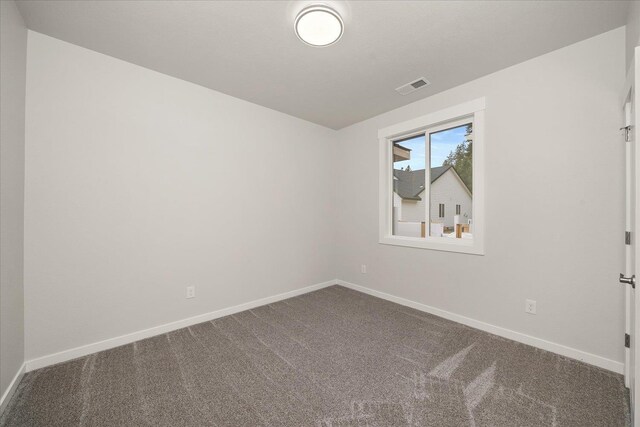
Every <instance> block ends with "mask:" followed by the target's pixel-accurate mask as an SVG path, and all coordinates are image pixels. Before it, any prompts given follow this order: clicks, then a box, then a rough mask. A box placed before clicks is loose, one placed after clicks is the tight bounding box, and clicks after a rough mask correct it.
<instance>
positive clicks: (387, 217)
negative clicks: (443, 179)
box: [378, 98, 485, 255]
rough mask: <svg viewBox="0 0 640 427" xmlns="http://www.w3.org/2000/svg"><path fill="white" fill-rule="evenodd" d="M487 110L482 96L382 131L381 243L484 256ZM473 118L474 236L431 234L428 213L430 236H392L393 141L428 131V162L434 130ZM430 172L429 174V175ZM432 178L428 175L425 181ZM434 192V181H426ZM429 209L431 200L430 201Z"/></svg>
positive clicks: (380, 144)
mask: <svg viewBox="0 0 640 427" xmlns="http://www.w3.org/2000/svg"><path fill="white" fill-rule="evenodd" d="M484 113H485V99H484V98H478V99H474V100H473V101H469V102H465V103H463V104H459V105H456V106H453V107H449V108H446V109H443V110H440V111H436V112H433V113H430V114H427V115H424V116H421V117H418V118H415V119H412V120H408V121H405V122H402V123H398V124H395V125H393V126H389V127H386V128H383V129H380V130H378V140H379V150H380V155H379V171H380V174H379V177H380V183H379V187H380V193H379V209H380V212H379V214H380V216H379V218H380V223H379V243H381V244H387V245H395V246H407V247H413V248H421V249H433V250H439V251H448V252H459V253H466V254H474V255H484V237H485V236H484V231H485V229H484V211H485V205H484V198H485V197H484V170H485V168H484ZM468 118H472V121H473V172H472V173H473V199H472V210H473V225H472V232H473V239H452V238H448V237H433V236H429V235H428V234H429V232H428V230H429V220H428V218H429V216H428V215H427V216H426V218H427V221H426V229H427V233H426V234H427V237H405V236H394V235H392V234H391V233H392V222H393V173H392V170H393V163H392V162H393V149H392V147H393V141H394V140H398V139H401V138H405V137H409V136H412V135H419V134H423V133H426V136H425V138H426V142H425V144H426V147H427V148H426V150H427V155H428V156H427V162H429V161H430V160H429V159H430V157H431V156H430V155H429V154H430V153H429V150H430V142H429V134H430V133H433V132H434V130H438V129H447V128H450V127H452V126H450V125H451V124H453V125H455V124H456V123H457V122H458V121H459V120H461V119H468ZM428 166H429V165H428V164H427V165H425V169H426V168H427V167H428ZM426 175H427V174H425V176H426ZM427 180H428V179H427V178H425V181H427ZM427 185H428V187H427V188H428V191H430V183H429V184H427V183H426V182H425V186H427ZM426 205H427V208H426V209H427V211H428V209H429V205H430V203H426Z"/></svg>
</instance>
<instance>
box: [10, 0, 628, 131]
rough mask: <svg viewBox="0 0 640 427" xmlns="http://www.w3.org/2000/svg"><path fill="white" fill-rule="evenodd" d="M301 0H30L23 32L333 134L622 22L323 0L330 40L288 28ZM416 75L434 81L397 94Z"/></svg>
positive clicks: (536, 6) (593, 16)
mask: <svg viewBox="0 0 640 427" xmlns="http://www.w3.org/2000/svg"><path fill="white" fill-rule="evenodd" d="M309 3H310V2H309V1H306V0H305V1H147V0H143V1H133V0H129V1H106V0H103V1H50V0H46V1H31V0H22V1H19V2H18V7H19V9H20V12H21V13H22V15H23V17H24V19H25V21H26V23H27V26H28V27H29V28H30V29H32V30H34V31H37V32H40V33H44V34H47V35H50V36H53V37H56V38H58V39H61V40H65V41H67V42H70V43H73V44H76V45H79V46H83V47H86V48H89V49H92V50H95V51H98V52H101V53H104V54H107V55H110V56H113V57H116V58H120V59H123V60H125V61H128V62H132V63H134V64H138V65H141V66H143V67H147V68H150V69H152V70H156V71H159V72H162V73H165V74H168V75H171V76H175V77H178V78H181V79H184V80H187V81H190V82H193V83H197V84H199V85H202V86H205V87H208V88H211V89H215V90H217V91H220V92H223V93H226V94H228V95H232V96H235V97H238V98H241V99H245V100H247V101H251V102H254V103H256V104H260V105H263V106H265V107H269V108H272V109H274V110H278V111H282V112H284V113H287V114H291V115H293V116H296V117H300V118H302V119H305V120H309V121H311V122H315V123H318V124H320V125H324V126H327V127H330V128H334V129H339V128H342V127H344V126H348V125H350V124H352V123H356V122H359V121H361V120H364V119H367V118H370V117H373V116H375V115H377V114H380V113H383V112H385V111H389V110H391V109H394V108H397V107H399V106H402V105H405V104H408V103H411V102H413V101H416V100H418V99H421V98H425V97H427V96H430V95H433V94H435V93H438V92H441V91H443V90H446V89H449V88H451V87H454V86H457V85H460V84H462V83H465V82H468V81H470V80H473V79H475V78H478V77H480V76H483V75H486V74H489V73H492V72H494V71H497V70H500V69H502V68H505V67H508V66H510V65H513V64H517V63H519V62H522V61H524V60H527V59H530V58H533V57H535V56H538V55H541V54H544V53H546V52H550V51H552V50H555V49H558V48H561V47H563V46H566V45H569V44H571V43H575V42H577V41H579V40H583V39H586V38H589V37H592V36H595V35H597V34H600V33H603V32H605V31H608V30H611V29H614V28H617V27H620V26H622V25H624V24H625V20H626V13H627V9H628V7H629V4H628V2H625V1H475V2H471V1H407V2H405V1H375V2H374V1H349V2H341V1H323V3H325V4H329V5H332V6H333V7H334V8H336V9H337V10H338V11H339V12H340V13H341V14H342V16H343V19H344V21H345V34H344V36H343V38H342V39H341V40H340V42H338V43H337V44H335V45H333V46H330V47H327V48H313V47H310V46H307V45H305V44H303V43H302V42H300V41H299V40H298V38H297V37H296V36H295V34H294V32H293V20H294V17H295V15H296V13H297V12H298V11H299V10H300V9H301V8H302V7H304V6H305V5H308V4H309ZM418 77H425V78H427V79H428V80H430V81H431V83H432V84H431V85H430V86H428V87H426V88H423V89H420V90H418V91H416V92H414V93H412V94H410V95H406V96H402V95H400V94H398V93H397V92H396V91H395V90H394V89H395V88H396V87H398V86H401V85H403V84H405V83H408V82H410V81H412V80H415V79H416V78H418Z"/></svg>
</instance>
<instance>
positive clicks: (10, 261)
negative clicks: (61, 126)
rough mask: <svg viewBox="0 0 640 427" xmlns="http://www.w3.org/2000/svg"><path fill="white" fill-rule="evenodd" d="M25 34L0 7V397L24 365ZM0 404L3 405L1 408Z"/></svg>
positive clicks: (7, 5) (12, 11)
mask: <svg viewBox="0 0 640 427" xmlns="http://www.w3.org/2000/svg"><path fill="white" fill-rule="evenodd" d="M26 56H27V29H26V28H25V26H24V22H23V20H22V16H20V12H18V8H17V7H16V5H15V3H14V2H13V1H2V2H0V236H1V237H2V238H1V242H2V243H1V244H0V396H3V395H4V394H5V392H6V391H7V389H8V387H9V384H10V383H11V381H12V380H13V378H14V377H15V375H16V374H17V373H18V371H19V369H20V368H21V366H22V363H23V362H24V312H23V309H24V304H23V245H24V239H23V212H24V97H25V76H26ZM5 403H6V402H5Z"/></svg>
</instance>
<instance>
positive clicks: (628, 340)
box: [624, 334, 631, 348]
mask: <svg viewBox="0 0 640 427" xmlns="http://www.w3.org/2000/svg"><path fill="white" fill-rule="evenodd" d="M624 346H625V347H627V348H631V335H629V334H624Z"/></svg>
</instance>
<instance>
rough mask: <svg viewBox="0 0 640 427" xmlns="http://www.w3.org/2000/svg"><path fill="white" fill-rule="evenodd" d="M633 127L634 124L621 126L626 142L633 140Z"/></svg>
mask: <svg viewBox="0 0 640 427" xmlns="http://www.w3.org/2000/svg"><path fill="white" fill-rule="evenodd" d="M632 128H633V126H631V125H629V126H625V127H623V128H620V130H624V140H625V142H629V141H631V129H632Z"/></svg>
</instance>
